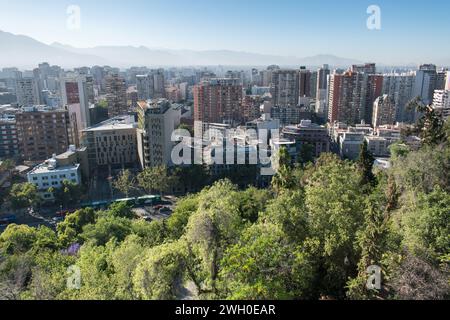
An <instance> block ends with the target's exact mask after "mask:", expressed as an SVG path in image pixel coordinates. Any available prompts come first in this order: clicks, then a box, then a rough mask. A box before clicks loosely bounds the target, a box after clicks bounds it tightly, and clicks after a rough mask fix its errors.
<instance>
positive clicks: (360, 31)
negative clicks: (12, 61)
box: [0, 0, 450, 64]
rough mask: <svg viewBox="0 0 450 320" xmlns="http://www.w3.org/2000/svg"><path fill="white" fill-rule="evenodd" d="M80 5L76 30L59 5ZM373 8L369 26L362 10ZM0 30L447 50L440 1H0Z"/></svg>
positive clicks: (362, 52)
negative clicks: (377, 14) (376, 12)
mask: <svg viewBox="0 0 450 320" xmlns="http://www.w3.org/2000/svg"><path fill="white" fill-rule="evenodd" d="M70 5H76V6H78V7H79V8H80V29H77V30H71V29H69V28H67V20H68V18H69V15H68V14H67V8H68V7H69V6H70ZM370 5H377V6H379V8H380V10H381V29H380V30H369V29H368V28H367V19H368V18H369V14H368V13H367V8H368V7H369V6H370ZM0 8H1V10H0V30H2V31H7V32H11V33H15V34H23V35H27V36H30V37H33V38H35V39H36V40H39V41H42V42H44V43H47V44H51V43H53V42H60V43H63V44H69V45H72V46H76V47H92V46H97V45H132V46H147V47H151V48H168V49H192V50H224V49H225V50H235V51H246V52H255V53H264V54H274V55H282V56H296V57H307V56H313V55H317V54H333V55H337V56H340V57H345V58H353V59H358V60H365V61H369V60H370V61H376V62H380V63H386V64H395V63H410V62H417V61H423V62H425V61H430V60H431V61H433V60H439V59H441V60H442V59H444V58H448V56H449V55H450V41H449V39H450V19H449V16H450V15H449V14H450V1H448V0H427V1H423V0H422V1H416V0H408V1H407V0H338V1H337V0H308V1H306V0H270V1H269V0H127V1H124V0H95V1H92V0H70V1H67V0H40V1H36V0H15V1H11V0H0Z"/></svg>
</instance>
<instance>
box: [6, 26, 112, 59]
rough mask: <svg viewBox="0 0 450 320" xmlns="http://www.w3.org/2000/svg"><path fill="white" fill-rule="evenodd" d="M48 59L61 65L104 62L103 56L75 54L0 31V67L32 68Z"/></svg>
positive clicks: (25, 37)
mask: <svg viewBox="0 0 450 320" xmlns="http://www.w3.org/2000/svg"><path fill="white" fill-rule="evenodd" d="M43 61H48V62H51V63H52V64H57V65H61V66H81V65H95V64H105V63H107V61H106V60H105V59H103V58H100V57H96V56H91V55H87V54H75V53H72V52H69V51H66V50H62V49H59V48H55V47H52V46H49V45H46V44H44V43H42V42H39V41H37V40H34V39H33V38H30V37H27V36H22V35H14V34H12V33H8V32H3V31H0V67H12V66H15V67H21V68H34V67H36V66H37V64H39V63H41V62H43Z"/></svg>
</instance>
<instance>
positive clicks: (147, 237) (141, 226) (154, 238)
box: [131, 219, 178, 248]
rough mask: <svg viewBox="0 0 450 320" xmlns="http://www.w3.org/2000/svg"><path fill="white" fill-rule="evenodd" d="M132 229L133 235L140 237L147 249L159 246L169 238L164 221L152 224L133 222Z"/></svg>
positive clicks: (140, 221)
mask: <svg viewBox="0 0 450 320" xmlns="http://www.w3.org/2000/svg"><path fill="white" fill-rule="evenodd" d="M131 229H132V232H133V234H134V235H136V236H138V237H139V239H140V241H141V243H142V244H143V245H144V246H145V247H147V248H150V247H155V246H159V245H161V244H163V243H164V242H165V241H166V240H167V238H168V230H167V225H166V221H165V220H164V219H163V220H154V221H152V222H147V221H145V220H133V221H132V223H131ZM177 239H178V238H177Z"/></svg>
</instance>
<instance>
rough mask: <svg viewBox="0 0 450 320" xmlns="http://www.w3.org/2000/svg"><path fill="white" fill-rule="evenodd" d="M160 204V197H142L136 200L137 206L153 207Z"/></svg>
mask: <svg viewBox="0 0 450 320" xmlns="http://www.w3.org/2000/svg"><path fill="white" fill-rule="evenodd" d="M159 203H161V196H156V195H155V196H144V197H139V198H137V204H138V205H141V206H142V205H146V206H154V205H156V204H159Z"/></svg>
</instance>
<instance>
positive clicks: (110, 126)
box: [83, 115, 136, 132]
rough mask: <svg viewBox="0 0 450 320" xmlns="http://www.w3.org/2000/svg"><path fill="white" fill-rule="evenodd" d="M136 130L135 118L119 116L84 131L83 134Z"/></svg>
mask: <svg viewBox="0 0 450 320" xmlns="http://www.w3.org/2000/svg"><path fill="white" fill-rule="evenodd" d="M134 128H136V122H135V121H134V117H133V116H129V115H126V116H118V117H115V118H111V119H108V120H106V121H104V122H101V123H99V124H97V125H95V126H92V127H90V128H87V129H85V130H83V132H94V131H107V130H125V129H134Z"/></svg>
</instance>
